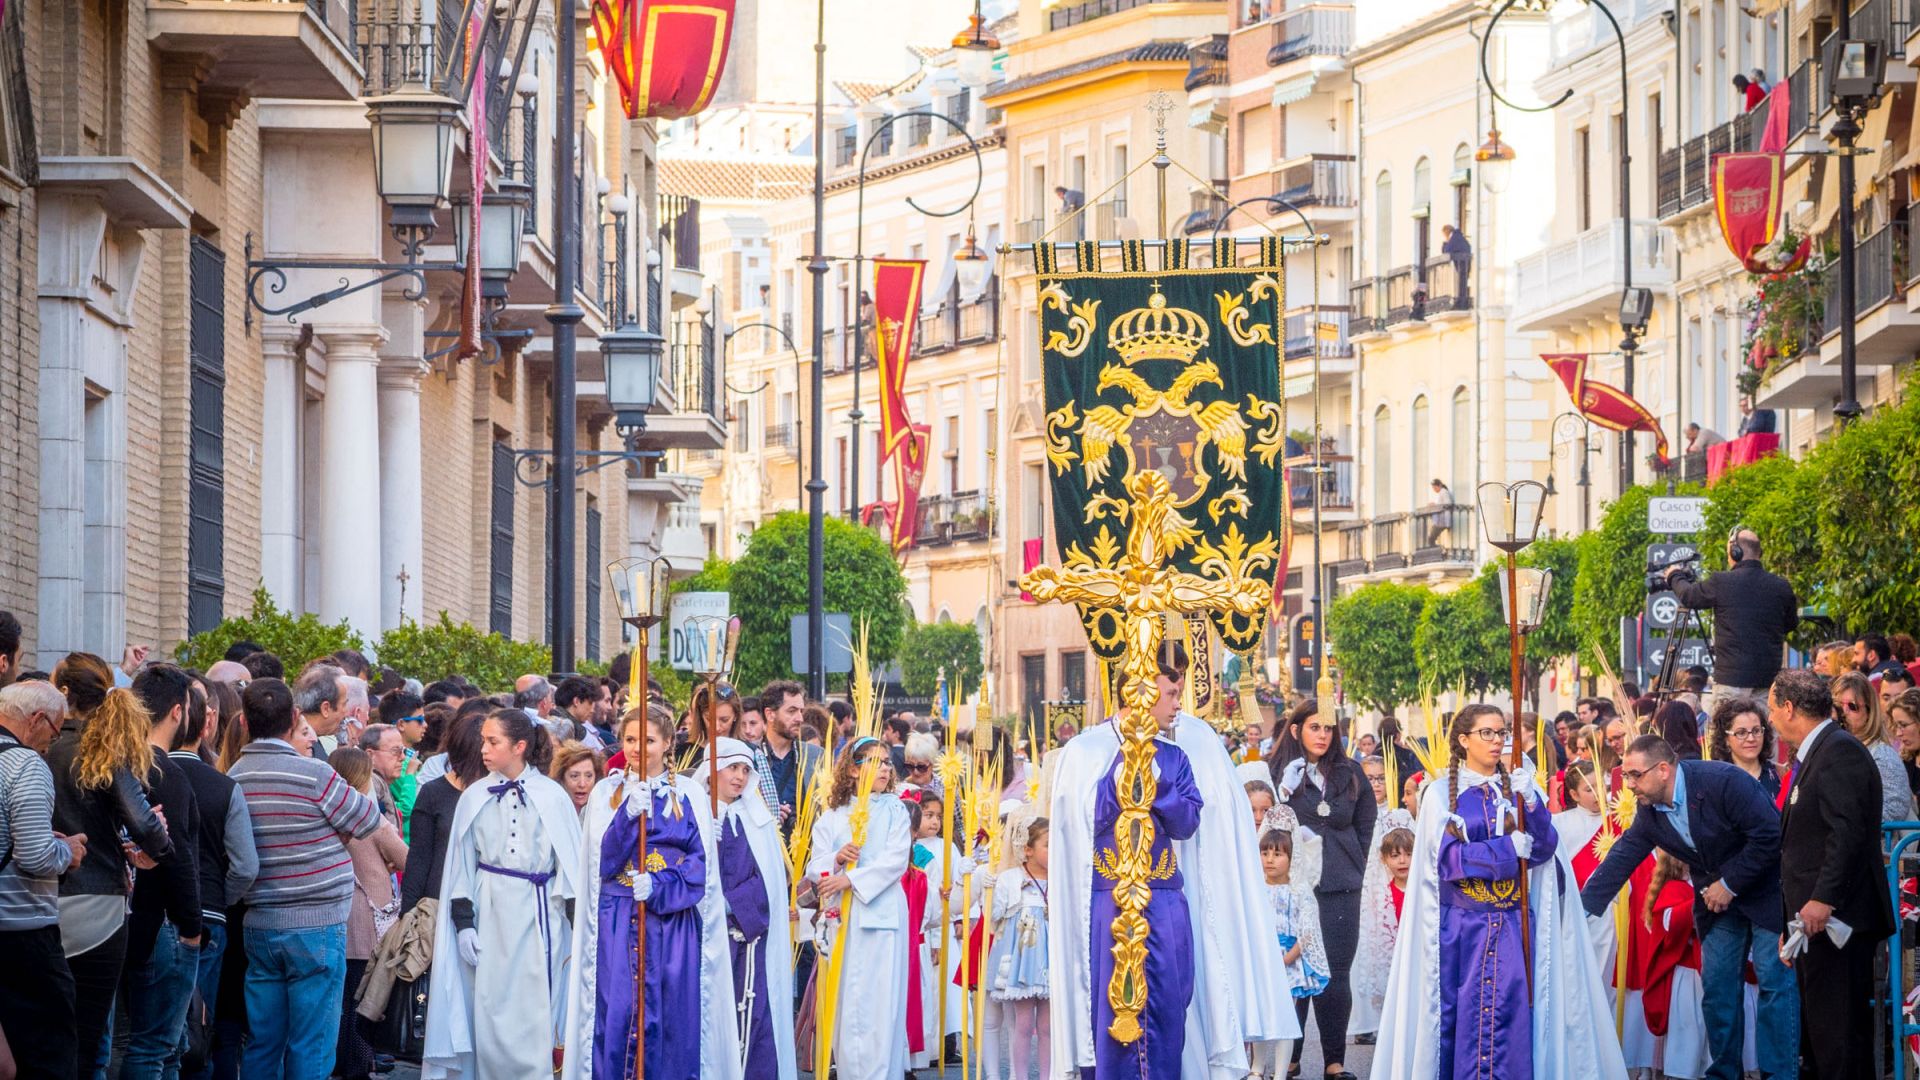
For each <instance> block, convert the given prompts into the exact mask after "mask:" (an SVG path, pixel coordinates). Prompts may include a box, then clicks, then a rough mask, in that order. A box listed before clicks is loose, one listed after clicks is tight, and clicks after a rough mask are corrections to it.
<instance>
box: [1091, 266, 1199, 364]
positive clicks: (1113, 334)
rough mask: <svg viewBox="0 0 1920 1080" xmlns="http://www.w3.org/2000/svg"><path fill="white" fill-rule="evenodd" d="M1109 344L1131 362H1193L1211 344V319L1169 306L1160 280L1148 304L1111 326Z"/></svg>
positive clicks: (1114, 321)
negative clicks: (1208, 324) (1209, 327)
mask: <svg viewBox="0 0 1920 1080" xmlns="http://www.w3.org/2000/svg"><path fill="white" fill-rule="evenodd" d="M1107 347H1108V348H1111V349H1112V350H1114V351H1115V352H1117V353H1119V354H1120V358H1121V359H1122V360H1124V361H1126V362H1127V363H1128V364H1137V363H1139V362H1141V361H1142V360H1178V361H1180V362H1181V363H1183V364H1184V363H1191V362H1192V361H1193V358H1194V357H1196V356H1198V355H1200V350H1201V349H1204V348H1206V347H1207V321H1206V320H1205V319H1202V318H1201V317H1200V316H1198V315H1196V314H1194V313H1193V312H1191V311H1188V310H1187V309H1185V308H1177V307H1168V306H1167V298H1166V297H1165V296H1162V295H1161V294H1160V283H1159V282H1157V281H1156V282H1154V283H1153V295H1152V296H1151V297H1149V298H1148V299H1147V306H1146V307H1143V308H1134V309H1133V310H1132V311H1129V312H1127V313H1126V314H1125V315H1122V316H1120V317H1119V318H1117V319H1115V320H1113V322H1112V323H1110V324H1109V325H1108V326H1107Z"/></svg>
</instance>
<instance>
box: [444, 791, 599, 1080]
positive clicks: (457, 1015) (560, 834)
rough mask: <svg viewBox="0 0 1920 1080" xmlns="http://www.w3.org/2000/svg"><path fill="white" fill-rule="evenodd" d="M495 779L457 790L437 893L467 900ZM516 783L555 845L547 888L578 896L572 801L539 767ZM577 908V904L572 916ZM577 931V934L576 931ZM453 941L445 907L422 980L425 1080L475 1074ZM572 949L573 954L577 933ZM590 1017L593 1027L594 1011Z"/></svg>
mask: <svg viewBox="0 0 1920 1080" xmlns="http://www.w3.org/2000/svg"><path fill="white" fill-rule="evenodd" d="M498 776H499V774H497V773H488V774H487V776H486V779H484V780H479V781H476V782H474V783H471V784H468V785H467V788H466V790H465V791H463V792H461V793H460V801H459V802H458V803H456V804H455V805H454V810H453V829H452V832H451V833H450V834H449V836H448V840H447V855H446V858H447V864H446V869H445V872H444V874H443V875H442V876H443V878H444V881H443V883H442V885H441V895H442V896H446V897H453V896H460V895H466V896H471V895H472V890H473V881H474V875H475V874H477V873H479V862H480V856H479V853H478V852H477V851H476V850H475V848H474V846H473V844H472V843H470V842H469V841H468V837H469V836H470V835H471V833H472V831H473V820H474V818H475V817H477V816H479V813H480V808H481V807H483V806H485V805H487V803H488V802H489V801H490V800H491V799H492V796H491V795H489V794H488V793H487V787H488V786H489V784H491V783H494V782H496V778H497V777H498ZM520 779H521V780H522V781H524V782H525V784H526V792H527V803H528V804H529V805H530V806H532V807H533V811H534V813H536V814H538V815H539V817H540V827H541V828H542V829H544V830H545V831H546V834H547V839H548V841H549V842H550V843H552V844H553V851H554V865H555V871H556V876H555V878H554V880H553V882H552V883H551V884H550V885H549V886H548V890H547V891H548V894H549V895H551V896H554V897H557V898H560V899H566V898H568V897H578V896H579V895H580V893H581V889H580V877H579V867H578V865H577V864H576V863H575V862H574V859H573V852H574V850H575V848H576V846H577V845H578V844H579V843H580V817H579V815H578V814H577V813H575V812H574V809H573V800H572V799H570V798H568V797H567V791H566V789H565V788H563V787H561V786H560V785H559V784H557V783H555V782H553V781H552V780H549V779H548V778H547V777H545V776H542V775H541V774H540V772H539V770H537V769H531V768H529V769H527V770H526V771H524V772H522V773H521V774H520ZM578 907H579V905H578V904H577V903H576V904H575V909H576V911H577V910H578ZM563 929H564V928H563ZM575 929H576V931H577V930H578V927H576V928H575ZM527 933H529V934H538V933H539V928H538V927H537V926H533V925H528V927H527ZM456 936H457V934H456V931H455V930H454V927H453V904H452V903H451V902H448V903H442V904H441V905H440V906H439V912H438V916H437V918H436V920H435V926H434V941H435V942H436V943H438V945H437V947H436V948H435V949H434V950H433V971H432V974H431V975H430V976H429V978H428V983H427V986H428V994H427V1003H428V1004H427V1031H426V1037H425V1040H424V1043H423V1049H422V1051H421V1061H420V1075H421V1077H422V1078H423V1080H452V1078H455V1077H460V1076H471V1075H473V1074H474V1069H475V1062H474V1057H473V1025H474V1015H473V987H472V985H471V984H470V982H469V980H468V972H467V965H466V962H465V961H463V960H461V959H460V950H459V949H457V948H455V947H454V942H455V940H456ZM574 948H575V950H576V955H577V950H578V948H579V938H578V935H577V934H576V936H575V938H574ZM566 992H567V989H566V987H565V986H564V985H557V986H555V987H554V1002H553V1003H554V1005H555V1006H556V1007H558V1006H561V1005H562V1004H563V1003H564V1002H565V1001H566ZM588 1014H589V1023H591V1014H592V1010H591V1008H589V1010H588ZM565 1016H566V1014H565V1013H561V1014H560V1017H559V1021H560V1023H564V1017H565Z"/></svg>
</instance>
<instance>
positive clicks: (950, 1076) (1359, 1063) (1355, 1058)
mask: <svg viewBox="0 0 1920 1080" xmlns="http://www.w3.org/2000/svg"><path fill="white" fill-rule="evenodd" d="M1307 1026H1308V1028H1309V1029H1311V1028H1312V1026H1313V1022H1312V1021H1308V1022H1307ZM1324 1062H1325V1059H1324V1058H1323V1057H1322V1056H1321V1054H1320V1044H1319V1041H1318V1040H1317V1039H1315V1038H1314V1037H1313V1036H1312V1035H1311V1034H1309V1035H1308V1036H1307V1049H1306V1052H1305V1053H1304V1054H1302V1055H1300V1075H1301V1076H1302V1077H1306V1078H1309V1080H1320V1077H1321V1076H1323V1075H1324V1072H1323V1069H1324ZM1372 1064H1373V1047H1371V1046H1349V1047H1347V1060H1346V1066H1347V1071H1348V1072H1351V1073H1353V1074H1354V1075H1355V1076H1360V1077H1364V1076H1366V1075H1367V1071H1368V1068H1369V1067H1370V1066H1371V1065H1372ZM387 1075H388V1076H389V1077H391V1078H392V1080H419V1077H420V1070H419V1068H418V1067H416V1066H414V1065H410V1064H408V1063H406V1062H401V1063H400V1064H399V1065H398V1066H396V1067H395V1068H394V1070H393V1072H391V1073H388V1074H387ZM800 1075H802V1076H807V1077H811V1076H812V1075H813V1074H812V1073H805V1072H803V1073H801V1074H800ZM914 1078H915V1080H963V1078H962V1077H961V1075H960V1067H959V1066H958V1065H953V1066H949V1067H948V1068H947V1071H946V1072H945V1073H944V1074H938V1075H936V1074H935V1073H934V1071H933V1070H932V1069H923V1070H921V1071H920V1072H918V1073H915V1074H914ZM1004 1080H1017V1078H1015V1077H1006V1078H1004Z"/></svg>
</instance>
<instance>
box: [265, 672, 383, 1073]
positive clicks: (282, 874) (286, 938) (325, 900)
mask: <svg viewBox="0 0 1920 1080" xmlns="http://www.w3.org/2000/svg"><path fill="white" fill-rule="evenodd" d="M241 701H242V703H243V704H244V706H245V708H246V714H247V731H248V732H249V733H250V734H251V735H252V737H253V741H252V742H250V743H248V744H247V746H246V749H244V750H242V751H241V752H240V760H239V761H237V762H235V763H234V766H233V769H232V770H231V771H230V772H229V773H228V775H229V776H230V777H232V779H233V781H234V782H235V783H237V784H238V785H240V793H241V794H242V795H243V796H244V797H245V798H246V800H247V813H248V815H249V816H250V817H251V818H252V820H253V838H254V843H255V845H256V847H257V848H258V850H259V853H260V873H259V876H258V877H256V878H255V879H254V883H253V887H252V888H250V889H248V890H247V918H246V923H245V932H246V950H247V990H246V994H247V999H246V1000H247V1021H248V1023H247V1027H248V1031H249V1033H250V1041H249V1042H248V1043H247V1048H246V1058H245V1063H244V1064H243V1065H242V1066H241V1073H242V1075H245V1076H248V1077H260V1078H265V1080H326V1078H327V1076H328V1075H329V1074H331V1073H332V1072H333V1051H334V1042H335V1039H336V1038H337V1037H338V1035H339V1031H340V987H341V986H342V985H343V984H344V983H345V981H346V977H347V915H348V913H349V912H350V910H351V908H352V906H353V860H352V858H351V857H349V856H348V855H347V848H346V844H345V842H344V841H343V839H342V838H343V837H347V838H352V839H359V838H362V837H365V836H368V835H371V834H372V832H373V831H374V830H375V829H376V828H378V827H379V825H380V821H381V817H380V808H379V806H378V805H377V804H376V803H375V802H374V801H373V800H372V799H369V798H368V797H366V796H365V795H362V794H361V793H360V792H358V791H355V790H353V789H352V788H350V787H348V786H347V785H346V783H345V782H344V781H342V780H341V779H340V776H339V774H338V773H335V772H334V771H333V767H332V766H330V765H328V764H327V763H326V762H325V761H323V760H319V759H315V758H310V757H307V756H306V755H304V754H301V753H299V752H298V751H296V750H295V749H294V748H293V746H292V744H290V743H288V742H287V733H288V732H289V731H290V730H291V729H292V728H293V725H294V723H295V722H296V721H297V720H298V719H299V716H298V714H297V713H295V711H294V707H293V693H292V691H290V690H289V689H288V688H287V684H286V683H284V682H282V681H281V680H279V679H256V680H254V681H253V682H250V683H248V684H247V688H246V690H245V691H244V692H243V693H242V694H241Z"/></svg>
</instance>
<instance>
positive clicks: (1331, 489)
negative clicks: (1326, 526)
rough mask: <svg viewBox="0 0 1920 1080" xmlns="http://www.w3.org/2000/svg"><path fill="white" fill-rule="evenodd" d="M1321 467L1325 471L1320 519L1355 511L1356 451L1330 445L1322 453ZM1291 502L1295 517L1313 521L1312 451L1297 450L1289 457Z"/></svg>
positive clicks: (1289, 501) (1322, 474)
mask: <svg viewBox="0 0 1920 1080" xmlns="http://www.w3.org/2000/svg"><path fill="white" fill-rule="evenodd" d="M1320 464H1321V467H1322V468H1324V469H1325V470H1326V471H1325V472H1323V473H1321V474H1320V483H1319V484H1318V485H1317V486H1318V487H1319V489H1320V514H1321V519H1322V520H1326V519H1327V518H1328V517H1330V516H1331V517H1337V518H1345V517H1347V516H1350V515H1351V514H1352V513H1353V509H1354V499H1353V455H1352V454H1337V453H1333V452H1332V451H1331V449H1328V450H1326V451H1323V452H1322V453H1321V454H1320ZM1285 465H1286V468H1287V492H1288V503H1289V505H1290V506H1291V507H1292V509H1293V512H1294V520H1296V521H1302V522H1311V521H1312V520H1313V491H1314V488H1315V486H1316V485H1315V484H1314V482H1313V480H1314V474H1313V467H1314V464H1313V455H1312V454H1310V453H1302V454H1296V455H1294V456H1293V457H1290V458H1287V459H1286V462H1285Z"/></svg>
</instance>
